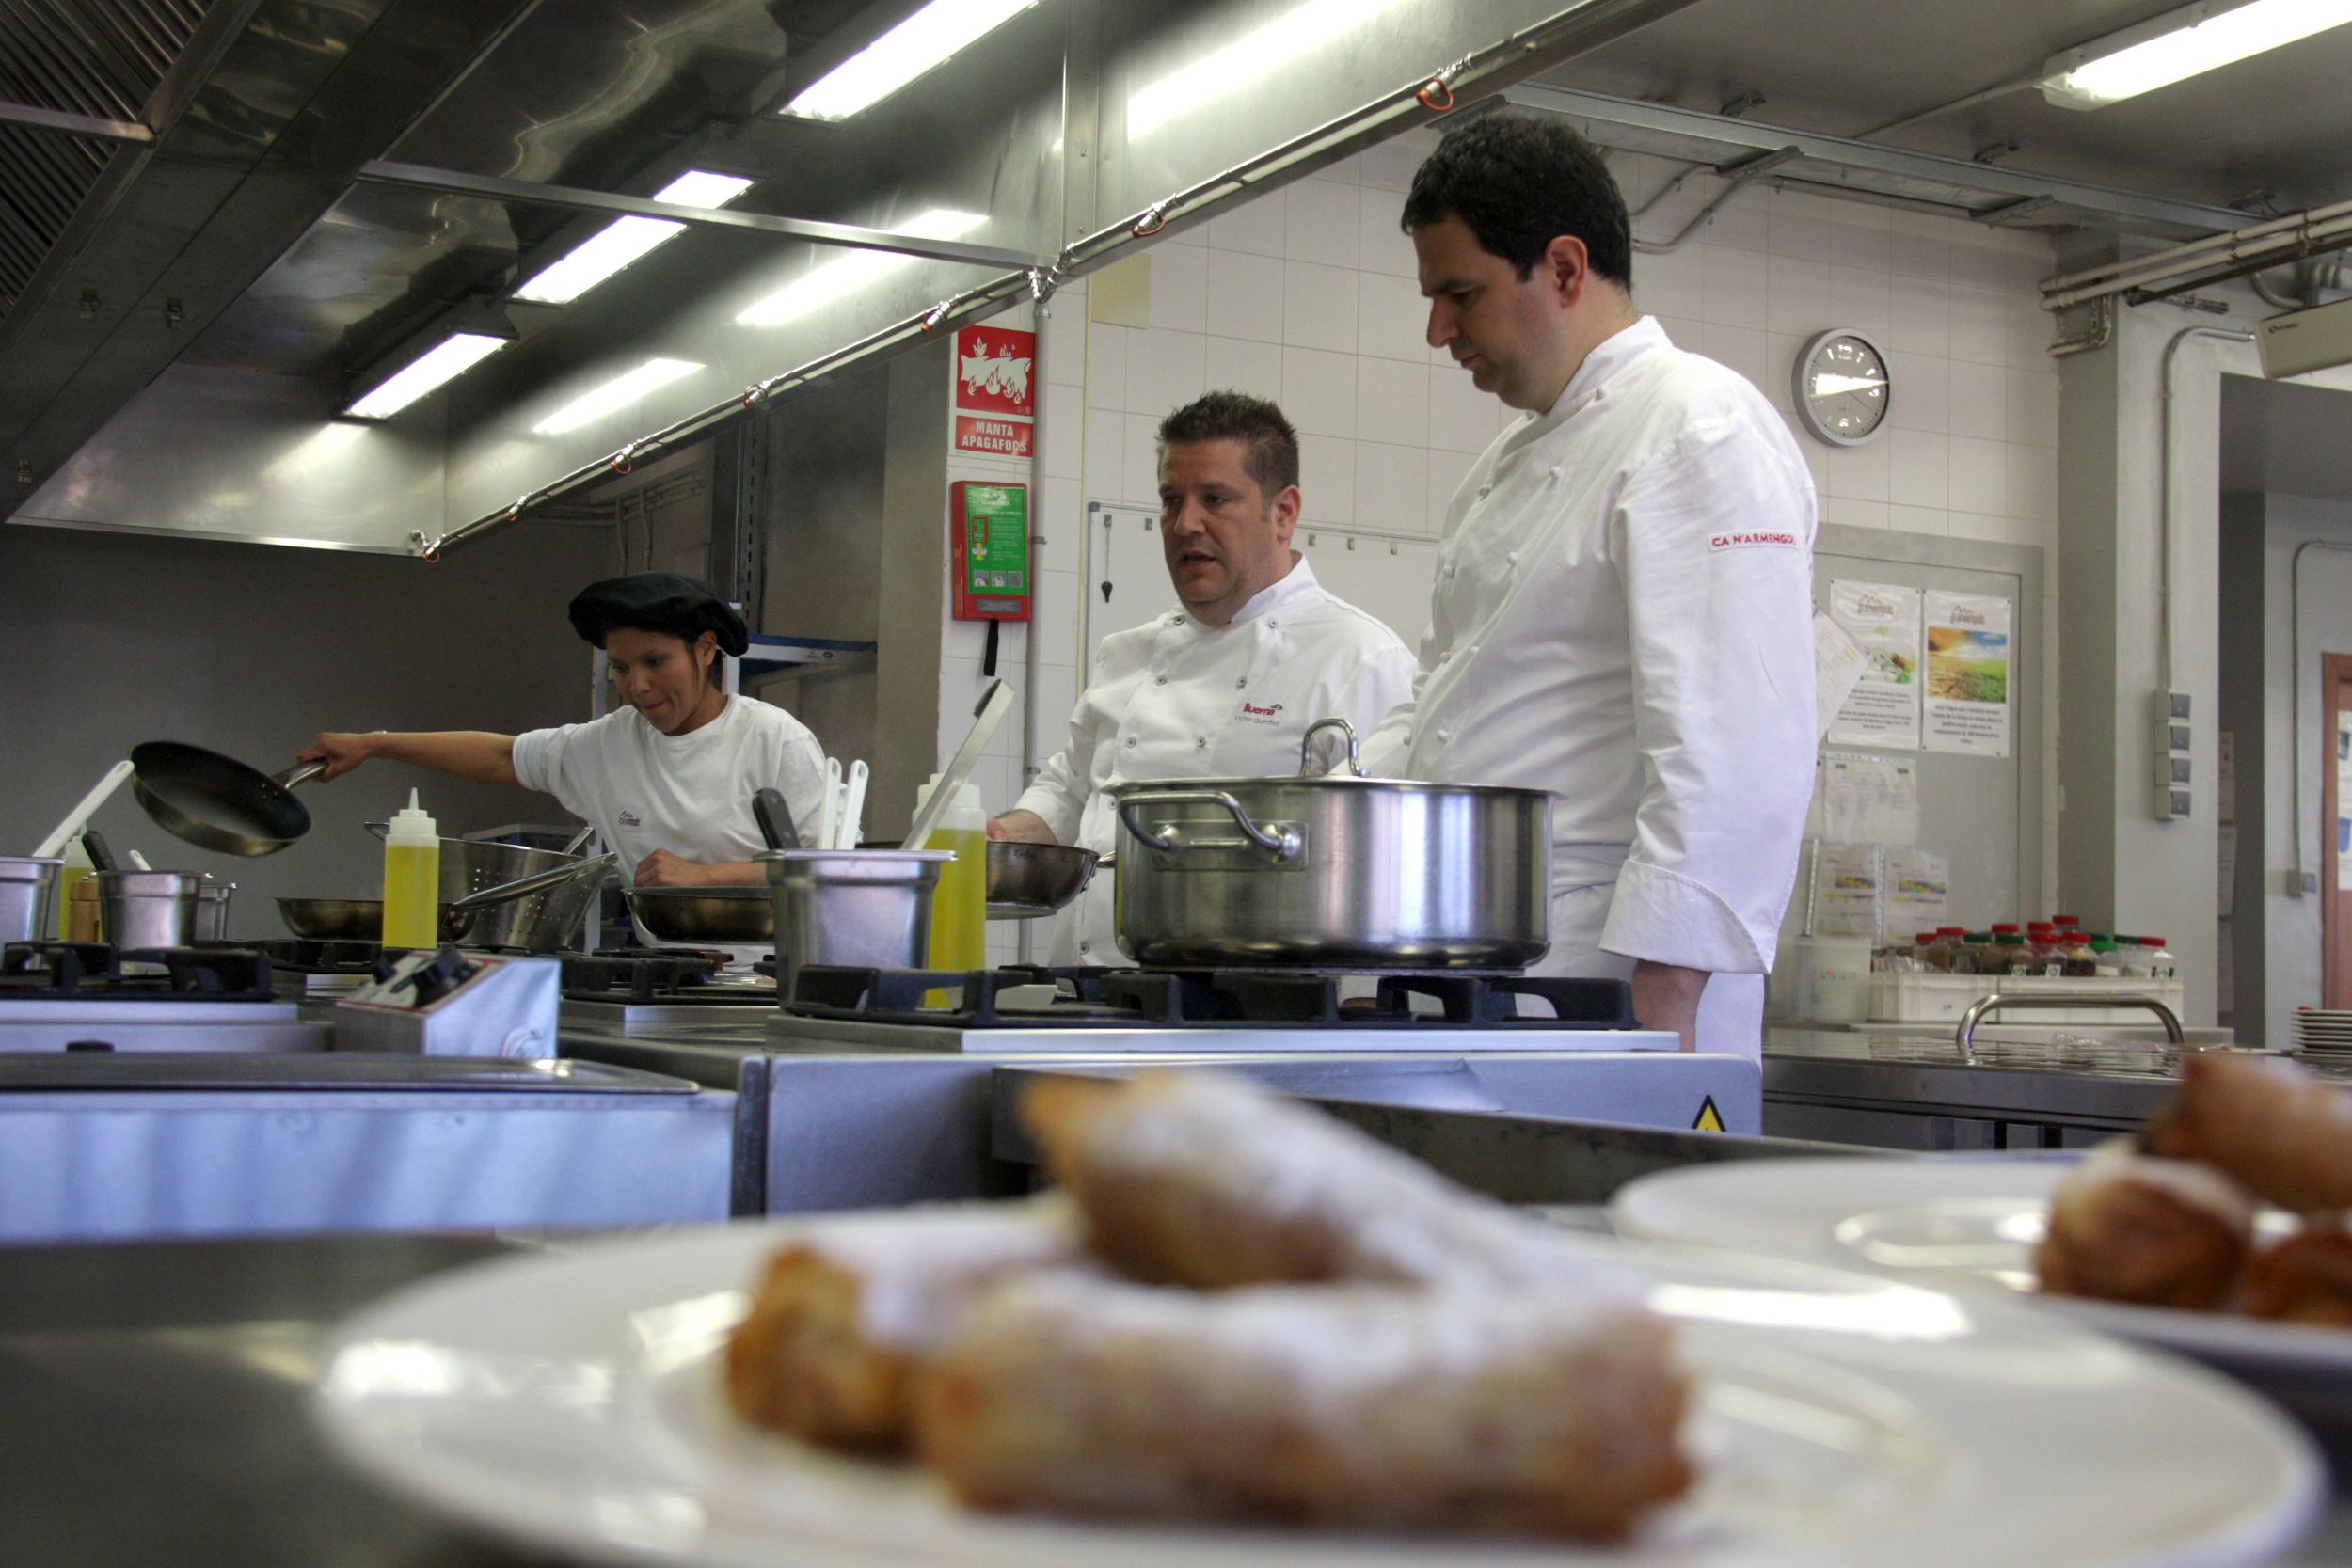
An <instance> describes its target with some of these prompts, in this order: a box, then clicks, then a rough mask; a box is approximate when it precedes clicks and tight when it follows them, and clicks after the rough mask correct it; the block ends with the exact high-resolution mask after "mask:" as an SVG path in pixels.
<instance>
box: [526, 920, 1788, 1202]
mask: <svg viewBox="0 0 2352 1568" xmlns="http://www.w3.org/2000/svg"><path fill="white" fill-rule="evenodd" d="M796 978H797V982H798V983H797V987H796V990H795V992H794V994H793V995H792V997H791V998H790V1000H789V1001H788V1002H787V1004H786V1005H785V1006H783V1007H781V1008H767V1009H755V1008H745V1009H741V1010H740V1011H737V1012H732V1013H730V1012H728V1011H727V1010H726V1009H725V1008H724V1007H723V1006H703V1007H701V1008H699V1009H698V1010H697V1011H696V1012H695V1013H693V1014H692V1016H691V1017H685V1018H679V1019H674V1020H671V1021H669V1022H651V1021H648V1022H645V1023H644V1024H643V1025H642V1026H640V1027H635V1028H621V1027H613V1026H600V1025H590V1024H586V1023H583V1022H579V1021H578V1018H577V1016H576V1015H575V1014H574V1013H572V1012H571V1011H570V1010H569V1009H570V1007H571V1004H570V1003H568V1002H567V1003H566V1008H567V1011H566V1016H565V1020H564V1031H563V1041H564V1054H565V1055H566V1056H572V1057H580V1058H585V1059H590V1060H596V1061H602V1062H608V1063H614V1064H619V1065H623V1066H629V1067H635V1068H639V1069H644V1070H648V1071H653V1072H660V1073H664V1074H667V1075H670V1076H673V1077H679V1078H689V1079H692V1080H694V1081H695V1082H698V1083H702V1084H707V1085H712V1086H714V1087H719V1088H725V1089H730V1090H733V1091H734V1092H735V1093H736V1095H737V1096H738V1100H739V1125H738V1140H739V1150H743V1149H747V1148H750V1146H751V1145H752V1144H753V1143H754V1141H756V1148H755V1149H752V1150H751V1158H746V1159H744V1160H741V1161H739V1164H742V1165H745V1166H749V1165H752V1164H754V1163H756V1167H757V1169H758V1170H759V1172H760V1173H761V1176H760V1184H759V1187H758V1190H757V1192H756V1194H755V1195H751V1196H753V1197H754V1198H755V1201H756V1204H757V1206H758V1207H760V1208H762V1209H764V1210H766V1211H767V1212H795V1211H801V1210H816V1209H836V1208H848V1207H855V1206H859V1205H866V1204H891V1203H909V1202H921V1201H929V1200H936V1199H946V1198H954V1197H965V1196H992V1195H1001V1194H1004V1193H1009V1192H1018V1191H1024V1190H1025V1189H1026V1185H1027V1183H1028V1182H1029V1181H1030V1180H1031V1173H1030V1172H1029V1171H1028V1170H1026V1169H1025V1167H1023V1166H1021V1165H1020V1164H1017V1163H1015V1162H1009V1161H1007V1160H1005V1159H1003V1158H1001V1157H1000V1155H999V1153H998V1152H997V1143H996V1139H995V1135H994V1132H993V1127H992V1121H993V1117H994V1116H995V1114H996V1112H995V1107H996V1105H997V1102H998V1100H999V1098H1000V1097H999V1096H997V1094H996V1093H995V1091H994V1088H993V1085H996V1084H997V1083H998V1082H999V1081H1000V1080H1001V1075H1003V1074H1005V1073H1008V1072H1011V1071H1015V1070H1019V1069H1026V1070H1032V1071H1070V1072H1089V1073H1113V1074H1117V1073H1122V1072H1133V1071H1137V1070H1143V1069H1151V1070H1167V1071H1198V1070H1216V1071H1223V1072H1233V1073H1239V1074H1243V1075H1246V1076H1248V1077H1251V1078H1254V1079H1257V1080H1259V1081H1260V1082H1263V1083H1264V1084H1266V1085H1269V1086H1271V1087H1274V1088H1277V1089H1279V1090H1282V1091H1283V1092H1286V1093H1291V1094H1296V1095H1300V1096H1304V1097H1307V1098H1312V1099H1317V1100H1321V1101H1332V1102H1338V1101H1346V1102H1348V1103H1355V1104H1363V1105H1375V1106H1389V1107H1422V1108H1427V1107H1446V1108H1451V1109H1454V1110H1459V1111H1462V1112H1464V1113H1465V1114H1470V1115H1492V1116H1511V1117H1541V1118H1549V1119H1550V1120H1553V1121H1557V1122H1559V1123H1560V1124H1561V1125H1562V1126H1563V1127H1564V1128H1565V1127H1567V1126H1569V1125H1570V1124H1571V1123H1591V1122H1608V1123H1614V1124H1619V1125H1627V1126H1637V1127H1650V1128H1662V1129H1672V1130H1677V1131H1680V1130H1687V1129H1691V1128H1694V1127H1697V1128H1706V1129H1709V1130H1721V1131H1725V1132H1734V1133H1738V1132H1755V1131H1756V1128H1757V1125H1758V1122H1759V1118H1760V1107H1761V1100H1762V1091H1761V1087H1760V1080H1759V1077H1758V1074H1757V1069H1756V1064H1755V1063H1754V1062H1753V1061H1750V1060H1748V1059H1747V1058H1745V1057H1738V1056H1708V1055H1690V1054H1685V1053H1681V1052H1679V1051H1677V1050H1676V1049H1675V1047H1676V1045H1677V1040H1676V1038H1675V1037H1673V1036H1672V1035H1668V1034H1662V1033H1658V1032H1654V1031H1645V1030H1640V1029H1635V1028H1633V1027H1631V1026H1630V1022H1631V1013H1630V997H1629V992H1628V990H1627V988H1626V987H1625V986H1624V984H1623V983H1622V982H1619V981H1598V982H1595V981H1554V980H1543V979H1534V978H1530V977H1527V976H1523V975H1518V974H1509V975H1491V974H1489V975H1465V974H1458V973H1450V974H1410V975H1404V974H1388V975H1383V976H1380V977H1379V978H1378V979H1377V980H1376V981H1375V982H1374V983H1373V984H1372V987H1371V989H1372V990H1373V994H1372V995H1371V996H1370V997H1368V998H1366V999H1363V1000H1362V1001H1361V1002H1360V1003H1359V1001H1357V1000H1356V999H1354V998H1352V997H1349V996H1347V995H1346V994H1344V991H1347V990H1355V989H1357V988H1356V987H1355V986H1354V985H1348V986H1345V987H1344V988H1343V984H1342V981H1343V979H1351V980H1352V979H1353V978H1355V977H1353V976H1347V977H1343V976H1338V975H1331V974H1295V973H1276V972H1271V971H1250V972H1240V973H1231V974H1226V973H1215V974H1213V973H1208V972H1200V971H1143V970H1091V969H1089V970H1045V969H1033V968H1009V969H1000V970H987V971H979V972H976V973H972V974H963V973H941V972H931V971H919V970H883V971H876V970H859V969H837V970H835V969H825V968H821V967H817V966H812V967H810V968H807V969H803V970H802V971H801V972H800V973H799V974H798V975H797V977H796ZM1522 1005H1524V1006H1527V1008H1528V1010H1529V1011H1530V1012H1531V1013H1534V1014H1537V1015H1538V1016H1532V1017H1522V1016H1520V1015H1519V1008H1520V1007H1521V1006H1522ZM1546 1014H1549V1016H1542V1015H1546Z"/></svg>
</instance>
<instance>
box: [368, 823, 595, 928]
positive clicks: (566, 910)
mask: <svg viewBox="0 0 2352 1568" xmlns="http://www.w3.org/2000/svg"><path fill="white" fill-rule="evenodd" d="M367 827H368V832H372V833H373V834H374V835H375V836H376V837H378V838H382V837H383V836H384V832H385V829H384V824H383V823H381V822H371V823H369V824H368V825H367ZM578 863H580V857H579V856H578V855H567V854H560V853H558V852H557V851H555V850H553V849H528V848H525V847H523V846H521V845H519V844H488V843H485V842H483V841H481V840H479V839H470V838H445V839H443V840H441V902H442V904H444V905H449V904H454V903H455V902H457V900H459V899H460V898H463V897H465V896H466V895H468V894H471V893H481V892H484V891H485V890H487V889H489V888H494V887H500V886H502V885H503V884H505V883H507V882H514V881H520V880H521V879H523V878H525V877H529V876H532V875H535V874H536V873H538V872H542V871H553V870H555V869H557V868H558V867H560V866H566V865H577V864H578ZM603 884H604V879H602V878H600V877H594V876H591V877H588V878H586V879H575V880H572V881H568V882H564V883H561V884H559V885H557V886H555V887H552V888H549V889H548V891H546V892H545V893H534V894H529V895H525V896H523V897H520V898H516V899H511V900H509V901H507V902H505V903H502V904H492V905H490V906H488V907H486V908H484V909H480V910H476V911H473V912H472V914H471V916H470V917H465V916H460V917H457V918H456V919H451V918H447V917H444V919H443V920H442V922H441V937H442V940H443V941H445V942H464V943H466V944H467V945H468V946H469V947H516V948H520V949H522V950H523V951H524V952H526V953H554V952H559V951H561V950H562V949H564V948H566V947H568V946H570V945H571V944H572V942H573V941H574V939H575V938H577V937H578V936H579V934H580V921H581V919H582V918H583V917H584V916H585V915H586V914H587V913H588V910H589V907H590V906H591V905H592V904H594V903H595V902H596V895H598V893H600V892H601V891H602V890H603Z"/></svg>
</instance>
